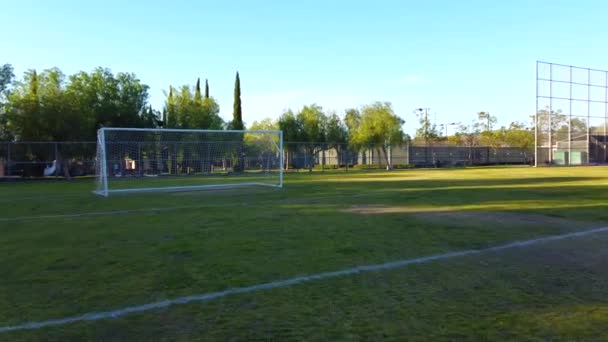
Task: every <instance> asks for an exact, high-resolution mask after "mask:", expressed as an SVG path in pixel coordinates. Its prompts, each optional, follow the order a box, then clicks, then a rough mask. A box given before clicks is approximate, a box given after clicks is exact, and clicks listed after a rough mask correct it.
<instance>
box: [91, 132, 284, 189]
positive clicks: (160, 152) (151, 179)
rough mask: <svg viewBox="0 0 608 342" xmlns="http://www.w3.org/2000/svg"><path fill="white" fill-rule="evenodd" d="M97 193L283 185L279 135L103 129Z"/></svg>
mask: <svg viewBox="0 0 608 342" xmlns="http://www.w3.org/2000/svg"><path fill="white" fill-rule="evenodd" d="M96 176H97V189H96V191H95V193H97V194H99V195H103V196H108V195H109V194H111V193H117V192H136V191H163V190H168V191H173V190H196V189H210V188H231V187H240V186H255V185H262V186H273V187H281V186H282V185H283V133H282V132H281V131H236V130H231V131H230V130H227V131H218V130H186V129H144V128H101V129H99V130H98V132H97V158H96Z"/></svg>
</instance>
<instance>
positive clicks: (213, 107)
mask: <svg viewBox="0 0 608 342" xmlns="http://www.w3.org/2000/svg"><path fill="white" fill-rule="evenodd" d="M197 83H198V82H197ZM166 96H167V98H166V99H165V105H164V108H163V112H164V113H165V121H166V122H167V123H166V125H167V127H169V128H181V129H188V128H193V129H222V127H223V125H224V122H223V120H222V119H221V117H220V116H219V112H220V107H219V105H218V104H217V101H215V99H214V98H212V97H211V98H203V97H202V95H201V92H200V84H199V86H198V87H197V86H195V87H194V89H192V88H191V87H190V86H188V85H183V86H182V87H180V88H178V89H176V88H174V87H172V86H171V87H169V93H168V94H167V95H166Z"/></svg>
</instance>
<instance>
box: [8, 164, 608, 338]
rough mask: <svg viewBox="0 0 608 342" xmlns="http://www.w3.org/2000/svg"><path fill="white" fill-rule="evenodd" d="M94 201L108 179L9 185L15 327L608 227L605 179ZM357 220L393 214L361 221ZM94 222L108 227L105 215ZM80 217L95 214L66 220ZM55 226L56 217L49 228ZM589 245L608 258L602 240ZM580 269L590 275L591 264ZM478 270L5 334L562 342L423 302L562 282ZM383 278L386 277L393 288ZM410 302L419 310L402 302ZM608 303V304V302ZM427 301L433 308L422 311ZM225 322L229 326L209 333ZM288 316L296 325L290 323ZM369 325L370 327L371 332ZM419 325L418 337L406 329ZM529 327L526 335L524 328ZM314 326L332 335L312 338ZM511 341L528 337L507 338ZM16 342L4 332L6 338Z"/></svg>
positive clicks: (291, 179)
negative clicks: (431, 287) (481, 280)
mask: <svg viewBox="0 0 608 342" xmlns="http://www.w3.org/2000/svg"><path fill="white" fill-rule="evenodd" d="M93 189H94V184H93V182H91V181H84V180H82V181H74V182H52V183H39V182H31V183H0V219H4V220H0V231H1V232H2V235H0V270H1V271H2V275H3V276H2V277H0V290H1V291H0V293H2V295H0V326H4V325H8V324H17V323H20V322H23V321H30V320H43V319H51V318H59V317H63V316H70V315H76V314H82V313H84V312H89V311H103V310H110V309H116V308H119V307H122V306H125V305H136V304H142V303H146V302H150V301H155V300H162V299H165V298H172V297H176V296H184V295H191V294H195V293H205V292H210V291H218V290H222V289H226V288H229V287H235V286H248V285H252V284H257V283H260V282H267V281H273V280H278V279H286V278H289V277H294V276H298V275H303V274H311V273H318V272H325V271H334V270H339V269H343V268H347V267H352V266H357V265H364V264H373V263H381V262H387V261H392V260H397V259H403V258H413V257H419V256H424V255H431V254H436V253H443V252H449V251H454V250H462V249H471V248H483V247H487V246H492V245H496V244H501V243H507V242H510V241H513V240H522V239H528V238H535V237H539V236H546V235H552V234H559V233H564V232H568V231H573V230H578V229H584V228H589V227H596V226H599V225H603V224H605V223H607V222H608V210H606V209H607V207H608V197H607V196H605V194H606V191H607V190H608V168H605V167H593V168H551V169H550V168H537V169H535V168H521V167H517V168H471V169H452V170H445V169H432V170H405V171H393V172H386V171H378V172H369V173H365V172H348V173H346V172H313V173H311V174H309V173H307V172H300V173H288V174H286V175H285V187H284V188H283V189H270V188H247V189H238V190H222V191H196V192H175V193H165V192H161V193H145V194H140V193H136V194H126V195H116V196H110V197H108V198H102V197H99V196H95V195H93V194H92V193H91V191H92V190H93ZM353 208H383V211H379V210H377V211H378V212H376V213H358V212H354V211H353ZM125 210H126V212H125ZM128 210H133V211H132V212H128ZM435 212H436V213H442V215H444V216H442V217H443V218H442V219H439V220H436V219H430V218H432V216H429V215H432V214H433V213H435ZM446 212H447V213H448V214H445V213H446ZM484 212H487V213H490V214H489V215H485V216H483V219H482V218H481V216H479V217H478V219H476V216H475V215H476V214H475V213H484ZM95 213H97V214H98V215H96V216H91V214H95ZM449 213H470V214H467V215H460V216H458V215H454V216H450V215H449ZM492 213H498V214H496V222H490V223H488V220H489V219H488V217H490V218H491V217H492ZM504 213H508V214H509V215H520V217H521V218H522V219H523V221H525V219H526V218H528V216H525V215H535V216H534V217H533V219H530V220H528V221H529V222H523V221H522V220H515V219H514V218H517V217H518V216H509V215H506V214H504ZM71 214H84V215H85V216H82V217H74V216H62V215H71ZM41 215H56V216H55V217H53V218H45V219H36V217H39V216H41ZM543 215H545V217H547V219H546V221H543V219H542V217H543ZM530 217H531V216H530ZM539 217H540V219H539ZM11 218H13V219H12V220H11ZM552 218H558V219H559V220H561V221H555V220H554V219H552ZM522 222H523V223H522ZM586 241H587V240H586ZM589 246H591V247H593V248H596V249H598V248H600V247H599V245H598V244H597V243H594V244H591V243H589ZM591 247H590V248H591ZM564 248H565V247H564ZM578 248H583V249H584V248H586V247H585V246H584V245H579V246H578ZM564 250H566V249H564ZM585 255H587V254H585ZM579 259H580V260H579ZM579 259H577V260H578V261H576V262H581V263H583V262H584V260H585V259H584V258H579ZM493 260H495V262H496V263H497V264H496V265H498V264H500V263H501V262H503V261H502V259H501V257H500V256H495V257H494V259H493ZM509 260H511V261H508V262H512V263H513V264H512V266H509V267H512V268H513V269H514V270H516V269H517V267H521V266H522V265H520V263H521V260H520V259H517V260H518V261H512V259H509ZM478 261H479V260H477V259H475V258H472V259H467V260H466V261H462V262H456V261H455V262H456V263H457V265H456V266H454V269H450V268H449V267H447V266H445V264H444V263H438V264H433V265H431V264H429V265H421V266H419V267H417V268H416V270H414V271H412V270H395V271H392V272H391V273H390V276H389V278H390V279H389V278H382V277H384V275H382V274H374V275H367V276H365V277H364V278H356V279H355V278H352V279H351V278H348V279H340V280H335V281H331V282H319V283H314V284H313V283H311V284H309V285H306V286H305V287H303V288H300V287H298V288H297V289H293V290H291V289H282V290H277V291H276V294H275V291H270V292H267V293H264V294H256V295H251V296H245V295H244V296H239V297H238V298H234V299H227V300H226V307H225V308H223V307H222V303H223V302H224V301H221V302H216V303H207V304H194V305H187V306H184V307H181V308H172V309H169V310H167V311H164V312H150V313H147V314H145V315H134V316H132V317H127V318H124V319H119V320H113V321H105V322H98V323H87V324H76V325H72V326H66V327H63V328H56V329H55V328H53V329H45V330H41V331H39V332H33V333H18V334H12V335H5V336H10V337H11V339H13V338H14V339H21V338H23V339H29V338H37V337H42V336H46V335H45V334H46V333H47V332H48V333H49V334H50V336H53V339H58V340H65V339H71V338H73V339H89V338H90V339H101V340H104V339H113V337H117V338H120V339H140V338H141V339H144V340H145V339H146V338H145V336H149V337H154V335H153V334H152V335H147V334H148V333H149V332H151V331H156V327H157V326H165V325H166V326H168V328H167V330H166V332H164V333H161V332H159V334H160V335H162V336H163V338H166V339H170V340H172V339H175V338H177V337H178V336H180V331H181V332H183V331H182V330H180V329H182V328H183V329H186V330H187V332H188V334H190V335H188V334H187V335H186V336H189V337H192V338H200V339H205V337H210V338H216V339H230V338H231V337H235V338H241V339H248V338H247V337H248V336H249V337H251V338H262V339H266V338H269V339H281V337H284V336H285V335H284V330H283V329H289V331H290V333H293V334H294V335H290V336H295V337H296V338H298V339H301V338H303V337H305V336H308V335H307V334H312V335H310V336H313V339H333V338H335V339H344V338H349V337H348V336H351V335H352V336H351V337H353V336H355V337H356V336H360V337H368V339H377V338H382V336H383V335H376V333H380V334H386V336H388V337H390V336H392V337H395V336H397V337H403V336H408V332H409V333H411V335H409V336H412V337H413V338H417V337H418V338H420V337H423V336H436V337H443V338H446V337H447V338H450V336H451V337H453V338H456V339H458V338H464V337H465V336H476V337H480V336H491V337H494V338H500V337H501V336H503V337H511V336H528V335H526V334H529V336H533V337H540V338H545V336H549V335H544V332H546V331H547V330H546V329H545V330H542V331H543V334H537V332H538V331H541V330H534V329H536V328H534V327H537V328H538V327H540V326H541V325H542V321H545V320H548V318H547V319H544V318H543V319H542V321H539V320H533V319H531V320H526V319H525V315H526V314H525V312H526V311H525V310H523V311H521V312H520V313H518V314H517V316H516V317H515V316H508V317H507V316H505V317H506V318H505V320H506V322H507V323H506V325H505V323H500V322H499V321H492V320H490V321H487V320H481V321H480V319H479V317H480V315H481V316H483V312H481V313H478V314H472V313H471V312H472V311H470V310H473V306H469V305H470V304H469V303H467V302H466V301H465V300H464V299H463V300H457V301H454V300H452V299H450V296H447V295H445V296H443V297H441V298H442V299H441V300H436V301H434V300H433V298H434V297H433V293H430V292H428V293H427V292H425V291H424V290H423V287H424V284H427V283H429V282H430V283H433V284H438V282H439V279H444V280H445V282H446V283H445V284H444V285H442V286H445V287H447V288H450V287H453V286H456V287H458V288H459V289H461V291H465V292H466V291H469V290H465V288H466V287H467V286H479V285H475V284H477V283H476V282H477V280H476V279H477V278H478V277H479V276H480V273H479V272H482V274H485V273H484V272H486V273H487V274H486V275H484V277H486V278H485V279H486V280H487V281H489V282H490V283H491V284H493V285H492V286H493V287H491V289H488V291H495V293H496V294H497V296H498V297H500V296H501V295H504V296H508V298H518V296H522V293H526V291H528V290H529V291H531V292H533V293H537V292H538V291H537V290H538V289H537V288H536V287H537V286H540V284H541V283H542V282H544V281H549V280H546V279H545V277H554V276H555V274H559V268H556V267H558V266H555V265H553V266H551V267H549V268H548V269H546V270H545V269H544V268H543V267H544V266H543V265H542V264H535V263H532V264H530V265H527V266H526V267H529V268H530V270H532V269H536V268H540V269H542V270H545V271H546V272H545V271H543V272H540V271H536V272H537V273H538V276H535V277H531V278H530V281H529V282H528V283H526V284H525V285H517V286H518V287H517V288H516V289H513V288H511V287H510V286H514V285H510V284H508V283H505V279H503V278H501V277H502V276H501V277H499V278H496V277H497V274H496V272H495V270H490V269H488V267H490V266H487V267H486V266H484V269H483V270H481V271H480V270H478V269H477V268H476V267H477V266H475V265H478V264H477V262H478ZM505 262H507V261H505ZM576 262H574V261H572V262H571V264H572V265H573V266H572V267H571V268H569V272H575V270H576V267H575V264H576ZM471 263H472V264H471ZM509 265H511V264H509ZM604 266H608V265H604ZM497 267H498V266H497ZM598 267H599V266H598ZM410 272H414V273H415V274H414V275H413V276H412V275H411V273H410ZM530 272H532V271H530ZM452 274H457V275H458V276H457V277H456V275H453V276H452ZM513 274H517V272H515V271H514V273H513ZM410 276H411V277H410ZM596 276H597V275H595V274H594V275H593V277H591V278H590V276H589V274H588V273H584V274H579V275H576V276H572V277H571V278H573V279H574V278H576V279H579V278H580V282H581V284H582V283H583V282H585V281H587V282H591V283H593V284H595V283H596V282H598V281H600V280H602V279H604V278H601V277H596ZM378 277H380V278H378ZM357 279H358V280H357ZM375 279H385V280H378V281H379V282H380V283H378V281H377V280H375ZM569 279H570V278H569ZM577 282H578V280H577ZM577 284H578V283H577ZM437 286H439V285H437ZM577 286H581V285H580V284H578V285H577ZM393 288H395V290H393ZM334 289H337V290H334ZM397 289H400V291H404V293H410V295H411V296H413V297H409V296H406V298H403V297H401V295H399V296H397V297H395V295H396V293H397V292H398V290H397ZM440 289H441V286H439V288H438V291H439V290H440ZM292 291H294V292H292ZM395 291H397V292H395ZM597 291H600V290H597ZM475 293H476V292H471V293H470V295H474V294H475ZM292 294H293V296H291V295H292ZM604 294H605V297H606V298H608V293H605V292H604ZM548 295H550V296H551V300H552V301H559V300H560V298H561V297H560V296H561V295H562V294H561V292H559V291H557V292H555V293H549V294H548ZM584 295H585V294H584V293H583V294H581V296H584ZM311 296H312V297H311ZM484 296H486V297H487V296H489V294H488V293H485V294H481V298H479V299H478V300H476V301H475V302H476V303H477V304H475V305H479V303H485V302H484V300H485V301H486V302H487V303H488V304H487V306H484V307H482V308H480V310H482V311H483V310H486V313H487V314H488V315H490V314H491V315H494V316H497V315H498V313H497V312H495V311H494V309H493V308H492V303H493V300H497V299H496V298H494V297H492V298H490V297H488V298H486V297H484ZM536 296H537V297H534V298H535V301H536V303H537V304H538V303H541V304H542V303H543V300H544V299H543V298H544V297H543V296H541V295H536ZM576 296H577V292H576V291H568V293H567V297H564V300H567V299H568V300H569V299H572V298H576ZM417 297H419V298H420V299H419V300H414V299H415V298H417ZM484 298H485V299H484ZM594 298H595V297H594ZM308 299H311V300H310V301H309V300H308ZM576 299H577V303H579V302H580V303H583V302H585V300H584V299H585V298H582V297H581V298H576ZM425 301H426V302H427V303H426V304H425ZM251 303H254V304H251ZM331 303H335V305H336V307H331V305H330V304H331ZM587 304H588V303H585V305H587ZM596 304H597V303H594V302H592V303H591V304H590V305H592V306H593V305H596ZM251 305H253V306H251ZM328 305H330V306H329V307H328ZM577 305H578V304H577ZM581 305H582V304H581ZM342 307H345V308H346V309H341V308H342ZM523 309H526V310H528V309H529V312H530V313H529V315H533V312H537V313H539V314H540V313H542V310H540V311H534V310H531V308H523ZM193 312H198V313H196V314H193ZM378 312H382V314H379V313H378ZM389 312H395V315H396V316H395V317H396V318H395V319H391V317H392V316H391V315H389V314H388V313H389ZM518 312H519V311H518ZM548 312H549V313H548V315H549V316H547V317H550V316H551V313H550V312H551V311H550V310H549V311H548ZM599 312H600V314H598V315H599V316H598V317H599V318H597V319H598V320H599V321H598V322H602V320H603V319H604V318H605V315H604V314H601V312H602V311H601V310H600V311H599ZM199 313H200V314H199ZM449 313H452V314H453V316H450V315H449ZM188 315H192V316H191V318H187V317H188ZM378 315H379V316H378ZM476 315H477V316H476ZM372 316H374V317H375V316H378V317H383V318H382V319H376V318H374V317H372ZM541 316H542V315H541ZM210 317H218V319H219V321H217V322H214V323H213V322H210V321H209V320H210V319H211V318H210ZM281 317H283V318H284V319H285V320H286V323H280V321H279V319H280V318H281ZM365 317H367V318H368V320H369V321H368V323H364V322H363V320H364V319H365ZM556 317H558V318H559V319H562V320H564V321H566V322H567V323H564V325H568V324H570V325H572V326H575V325H576V322H577V321H578V320H581V319H583V315H578V316H577V315H572V316H567V315H566V316H563V315H558V316H556ZM568 317H570V318H568ZM317 318H318V319H317ZM558 318H555V319H558ZM180 321H181V322H186V323H185V324H186V325H187V326H182V325H181V323H179V322H180ZM255 321H257V322H261V323H260V324H261V326H262V328H260V329H261V330H258V328H255V327H254V325H255ZM146 322H148V323H146ZM329 322H331V324H330V323H329ZM404 322H405V323H404ZM437 322H445V326H444V327H443V328H439V329H437V328H436V327H437ZM509 322H510V323H509ZM282 324H285V325H282ZM404 324H405V326H408V327H411V329H405V328H404ZM501 324H502V325H501ZM516 324H517V325H520V324H521V325H522V327H521V329H519V328H518V327H517V326H516ZM526 325H527V326H526ZM315 326H317V327H318V330H317V331H316V332H313V330H311V329H313V328H314V327H315ZM433 327H435V328H433ZM526 327H528V328H530V329H528V330H526V329H527V328H526ZM594 327H595V326H594ZM516 328H517V329H516ZM533 328H534V329H533ZM404 329H405V330H404ZM501 329H503V330H505V329H506V331H507V332H509V331H511V330H512V331H515V330H517V332H518V333H517V334H515V335H509V334H508V333H507V334H506V335H500V334H499V332H500V331H501ZM539 329H540V328H539ZM593 329H596V330H597V329H599V328H598V327H595V328H593ZM113 331H115V334H116V335H113ZM574 331H578V330H573V329H564V330H563V331H562V332H560V333H559V334H557V335H555V336H574V335H572V334H574ZM597 331H600V330H597ZM451 332H453V333H454V334H453V335H451ZM425 334H428V335H425ZM484 334H486V335H484ZM3 337H4V336H2V335H0V340H1V339H2V338H3ZM288 337H289V336H288ZM188 339H190V338H188Z"/></svg>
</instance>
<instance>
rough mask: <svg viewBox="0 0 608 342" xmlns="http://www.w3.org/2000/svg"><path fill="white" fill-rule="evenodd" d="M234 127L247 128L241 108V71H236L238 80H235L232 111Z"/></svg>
mask: <svg viewBox="0 0 608 342" xmlns="http://www.w3.org/2000/svg"><path fill="white" fill-rule="evenodd" d="M232 129H245V126H244V125H243V113H242V110H241V78H240V77H239V72H238V71H237V72H236V80H235V81H234V109H233V112H232Z"/></svg>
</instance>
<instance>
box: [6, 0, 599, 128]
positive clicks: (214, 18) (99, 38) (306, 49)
mask: <svg viewBox="0 0 608 342" xmlns="http://www.w3.org/2000/svg"><path fill="white" fill-rule="evenodd" d="M1 1H2V2H1V4H0V22H2V23H3V24H2V30H3V31H4V32H3V34H2V38H1V39H0V63H7V62H8V63H11V64H13V65H14V67H15V69H16V72H17V73H18V74H21V73H22V72H23V71H25V70H26V69H29V68H36V69H45V68H49V67H53V66H57V67H59V68H61V69H62V70H63V71H64V72H65V73H67V74H71V73H74V72H77V71H79V70H87V71H90V70H92V69H93V68H95V67H97V66H104V67H109V68H111V69H112V71H114V72H118V71H129V72H134V73H136V74H137V75H138V76H139V78H140V79H142V80H143V81H144V83H146V84H148V85H149V86H150V87H151V89H150V94H151V102H152V104H153V105H154V106H155V107H156V108H158V109H160V108H161V107H162V104H163V101H164V95H163V90H166V89H168V86H169V84H172V85H182V84H194V82H195V81H196V78H197V77H201V78H208V79H209V83H210V87H211V94H212V96H214V97H215V98H216V99H217V100H218V102H219V104H220V108H221V115H222V117H224V118H225V119H229V118H230V117H231V115H232V93H233V85H234V75H235V72H236V71H237V70H238V71H239V72H240V73H241V84H242V93H243V115H244V120H245V121H246V122H247V123H251V122H252V121H253V120H257V119H261V118H264V117H273V118H276V117H278V116H279V115H280V114H281V112H282V111H283V109H285V108H288V107H289V108H294V109H297V108H299V107H301V106H302V105H304V104H309V103H313V102H314V103H318V104H320V105H322V106H323V107H324V108H326V109H328V110H335V111H337V112H338V113H342V112H343V110H344V109H345V108H348V107H356V106H360V105H362V104H366V103H370V102H372V101H376V100H379V101H390V102H392V103H393V105H394V108H395V110H396V112H397V114H398V115H400V116H402V117H403V118H404V119H405V120H406V121H407V123H406V125H405V129H406V131H408V132H411V131H412V130H413V127H414V126H415V118H414V116H413V114H412V111H413V109H414V108H417V107H430V108H431V113H432V114H431V115H432V116H431V118H432V119H436V122H437V123H438V124H441V123H445V122H454V121H460V122H470V121H471V120H473V119H474V118H475V113H476V112H479V111H489V112H490V113H491V114H492V115H495V116H497V117H498V120H499V124H508V123H509V122H511V121H513V120H520V121H524V120H529V116H530V115H532V114H533V113H534V108H535V96H534V94H535V83H534V75H535V73H534V70H535V61H536V60H544V61H549V62H556V63H564V64H572V65H580V66H589V67H594V68H598V69H608V60H607V59H606V56H608V44H606V35H605V31H606V30H605V29H604V28H605V20H606V14H607V13H608V3H607V2H603V1H580V0H579V1H555V0H554V1H532V0H530V1H522V0H515V1H500V2H498V1H438V0H437V1H432V0H431V1H404V0H403V1H388V0H385V1H383V0H377V1H369V0H368V1H353V0H351V1H341V0H333V1H332V0H325V1H316V0H314V1H313V0H310V1H298V2H296V1H274V0H272V1H270V0H268V1H262V0H260V1H194V0H193V1H184V0H181V1H180V0H175V1H141V0H129V1H127V0H122V1H117V0H105V1H83V0H81V1H76V0H74V1H61V0H56V1H43V0H39V1H33V0H20V1H8V0H1Z"/></svg>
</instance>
